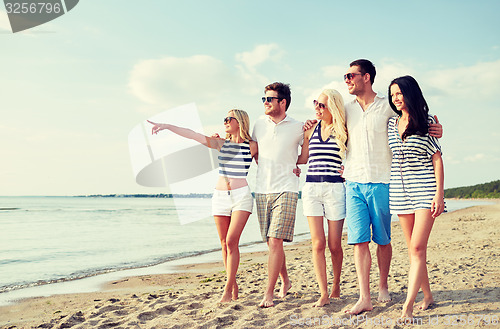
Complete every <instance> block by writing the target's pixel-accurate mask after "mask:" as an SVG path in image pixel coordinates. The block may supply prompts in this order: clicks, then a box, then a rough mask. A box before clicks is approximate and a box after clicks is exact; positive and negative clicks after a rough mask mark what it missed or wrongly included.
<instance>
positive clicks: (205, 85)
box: [129, 55, 237, 107]
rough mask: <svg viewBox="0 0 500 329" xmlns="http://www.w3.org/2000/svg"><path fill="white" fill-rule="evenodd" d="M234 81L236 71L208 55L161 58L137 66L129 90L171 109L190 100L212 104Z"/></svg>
mask: <svg viewBox="0 0 500 329" xmlns="http://www.w3.org/2000/svg"><path fill="white" fill-rule="evenodd" d="M235 80H237V77H236V76H235V72H234V71H231V70H230V68H228V67H227V66H226V65H225V64H224V63H223V62H222V61H220V60H218V59H216V58H214V57H211V56H206V55H196V56H191V57H186V58H178V57H164V58H161V59H150V60H143V61H141V62H139V63H137V64H136V65H135V66H134V67H133V69H132V72H131V74H130V79H129V87H130V90H131V91H132V94H134V95H135V96H137V97H138V98H139V99H141V100H142V101H144V102H146V103H150V104H158V105H162V106H166V107H173V106H178V105H180V104H186V103H190V102H193V101H196V102H202V103H206V102H209V103H211V102H212V101H213V100H214V99H216V98H217V97H220V95H221V93H223V92H224V90H229V89H230V88H231V87H232V86H233V85H234V82H235Z"/></svg>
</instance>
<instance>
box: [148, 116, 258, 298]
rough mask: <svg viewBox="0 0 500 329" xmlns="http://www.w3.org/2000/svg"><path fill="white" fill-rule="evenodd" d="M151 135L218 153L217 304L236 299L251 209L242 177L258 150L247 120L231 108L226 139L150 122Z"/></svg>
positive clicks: (215, 207)
mask: <svg viewBox="0 0 500 329" xmlns="http://www.w3.org/2000/svg"><path fill="white" fill-rule="evenodd" d="M149 122H150V123H151V124H153V129H152V133H153V134H157V133H158V132H160V131H161V130H163V129H168V130H170V131H172V132H174V133H176V134H178V135H180V136H182V137H185V138H189V139H193V140H195V141H197V142H199V143H201V144H203V145H205V146H207V147H209V148H212V149H216V150H219V151H220V155H219V179H218V181H217V184H216V185H215V191H214V195H213V197H212V214H213V216H214V219H215V225H216V227H217V232H218V233H219V238H220V242H221V246H222V258H223V260H224V266H225V267H226V275H227V281H226V286H225V288H224V293H223V295H222V298H221V300H220V302H221V303H226V302H230V301H231V300H236V299H237V298H238V285H237V283H236V272H237V271H238V266H239V263H240V251H239V248H238V245H239V241H240V236H241V233H242V232H243V228H244V227H245V225H246V222H247V220H248V217H249V216H250V214H251V213H252V209H253V197H252V193H251V191H250V189H249V187H248V183H247V180H246V176H247V174H248V169H249V168H250V164H251V162H252V158H255V159H256V160H257V154H258V147H257V143H256V142H255V141H252V138H251V137H250V133H249V127H250V120H249V118H248V114H247V113H246V112H245V111H242V110H236V109H233V110H231V111H229V112H228V116H227V117H226V118H224V128H225V131H226V138H225V139H223V138H219V137H218V136H217V137H208V136H204V135H203V134H199V133H196V132H194V131H192V130H190V129H187V128H182V127H177V126H174V125H171V124H164V123H154V122H151V121H149Z"/></svg>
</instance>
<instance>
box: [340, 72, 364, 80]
mask: <svg viewBox="0 0 500 329" xmlns="http://www.w3.org/2000/svg"><path fill="white" fill-rule="evenodd" d="M355 75H363V74H362V73H347V74H344V80H351V79H352V78H354V76H355Z"/></svg>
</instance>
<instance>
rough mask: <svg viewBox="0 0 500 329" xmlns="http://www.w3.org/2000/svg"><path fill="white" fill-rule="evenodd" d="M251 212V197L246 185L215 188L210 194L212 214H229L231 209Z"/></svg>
mask: <svg viewBox="0 0 500 329" xmlns="http://www.w3.org/2000/svg"><path fill="white" fill-rule="evenodd" d="M238 210H241V211H248V212H249V213H252V210H253V197H252V192H251V191H250V188H249V187H248V186H243V187H240V188H237V189H234V190H229V191H222V190H215V191H214V194H213V196H212V216H231V213H232V212H233V211H238Z"/></svg>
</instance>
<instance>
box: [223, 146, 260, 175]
mask: <svg viewBox="0 0 500 329" xmlns="http://www.w3.org/2000/svg"><path fill="white" fill-rule="evenodd" d="M251 163H252V154H251V153H250V143H249V142H248V141H245V142H243V143H233V142H231V141H229V140H226V141H225V142H224V144H223V145H222V147H221V149H220V154H219V175H221V176H225V177H228V178H246V177H247V174H248V170H249V169H250V164H251Z"/></svg>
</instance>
